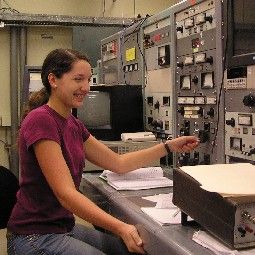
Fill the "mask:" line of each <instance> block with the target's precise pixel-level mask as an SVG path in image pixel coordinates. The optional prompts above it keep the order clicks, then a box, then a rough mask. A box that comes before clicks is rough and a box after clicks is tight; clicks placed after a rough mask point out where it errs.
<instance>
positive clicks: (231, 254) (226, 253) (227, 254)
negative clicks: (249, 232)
mask: <svg viewBox="0 0 255 255" xmlns="http://www.w3.org/2000/svg"><path fill="white" fill-rule="evenodd" d="M192 240H193V241H195V242H196V243H198V244H200V245H202V246H203V247H205V248H207V249H209V250H211V251H212V252H214V253H215V254H217V255H254V254H255V249H252V248H251V249H247V250H241V251H237V250H231V249H230V248H228V247H227V246H225V245H223V244H222V243H221V242H219V241H218V240H216V239H215V238H214V237H212V236H211V235H209V234H208V233H207V232H205V231H201V230H200V231H197V232H195V233H194V235H193V237H192Z"/></svg>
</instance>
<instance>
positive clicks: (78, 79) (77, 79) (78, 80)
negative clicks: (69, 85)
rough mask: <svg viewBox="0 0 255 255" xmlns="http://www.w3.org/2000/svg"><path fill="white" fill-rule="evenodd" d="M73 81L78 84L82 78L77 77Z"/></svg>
mask: <svg viewBox="0 0 255 255" xmlns="http://www.w3.org/2000/svg"><path fill="white" fill-rule="evenodd" d="M74 80H75V81H77V82H80V81H83V78H79V77H77V78H74Z"/></svg>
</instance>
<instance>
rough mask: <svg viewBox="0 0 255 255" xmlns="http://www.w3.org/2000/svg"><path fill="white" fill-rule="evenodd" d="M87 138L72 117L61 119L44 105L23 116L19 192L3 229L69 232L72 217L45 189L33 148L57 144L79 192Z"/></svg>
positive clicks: (44, 232)
mask: <svg viewBox="0 0 255 255" xmlns="http://www.w3.org/2000/svg"><path fill="white" fill-rule="evenodd" d="M89 135H90V134H89V132H88V130H87V129H86V128H85V127H84V125H83V124H82V123H81V122H80V121H79V120H77V119H76V118H75V117H74V116H72V115H70V116H69V117H68V118H67V119H65V118H63V117H62V116H61V115H59V114H58V113H57V112H55V111H54V110H53V109H51V108H50V107H49V106H48V105H43V106H41V107H39V108H37V109H35V110H33V111H31V112H30V113H29V114H28V115H27V116H26V118H25V119H24V120H23V122H22V125H21V128H20V133H19V155H20V190H19V191H18V194H17V203H16V205H15V206H14V209H13V211H12V214H11V217H10V219H9V222H8V225H7V228H8V229H9V230H10V231H11V232H13V233H16V234H46V233H65V232H67V231H70V230H71V229H72V228H73V226H74V217H73V214H72V213H71V212H69V211H68V210H66V209H65V208H64V207H62V205H61V204H60V203H59V201H58V200H57V198H56V197H55V195H54V193H53V191H52V190H51V188H50V187H49V185H48V183H47V181H46V179H45V177H44V175H43V173H42V170H41V168H40V167H39V164H38V161H37V159H36V156H35V153H34V149H33V144H34V143H36V142H37V141H39V140H42V139H46V140H53V141H55V142H57V143H58V144H59V145H60V146H61V149H62V153H63V156H64V158H65V160H66V163H67V165H68V167H69V169H70V172H71V175H72V178H73V181H74V183H75V186H76V188H77V189H79V185H80V181H81V177H82V172H83V168H84V166H85V154H84V150H83V142H84V141H86V140H87V139H88V137H89Z"/></svg>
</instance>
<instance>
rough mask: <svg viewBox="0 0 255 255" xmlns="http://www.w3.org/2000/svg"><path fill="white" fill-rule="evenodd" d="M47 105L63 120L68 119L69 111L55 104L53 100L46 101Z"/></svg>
mask: <svg viewBox="0 0 255 255" xmlns="http://www.w3.org/2000/svg"><path fill="white" fill-rule="evenodd" d="M47 105H48V106H49V107H50V108H52V109H53V110H54V111H56V112H57V113H58V114H60V115H61V116H62V117H64V118H65V119H66V118H68V116H69V115H70V114H71V109H67V108H66V107H64V106H63V105H62V106H61V105H60V104H58V103H57V102H54V101H53V100H50V99H49V101H48V103H47Z"/></svg>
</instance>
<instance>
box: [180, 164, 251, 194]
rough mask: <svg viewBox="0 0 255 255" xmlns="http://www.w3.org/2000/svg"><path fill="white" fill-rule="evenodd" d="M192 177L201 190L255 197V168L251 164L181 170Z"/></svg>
mask: <svg viewBox="0 0 255 255" xmlns="http://www.w3.org/2000/svg"><path fill="white" fill-rule="evenodd" d="M180 169H181V170H183V171H184V172H185V173H187V174H188V175H190V176H192V177H193V178H194V179H196V180H197V181H198V182H199V183H201V188H203V189H205V190H207V191H210V192H217V193H220V194H224V196H231V195H255V185H254V180H255V166H254V165H252V164H249V163H236V164H215V165H197V166H183V167H181V168H180Z"/></svg>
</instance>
